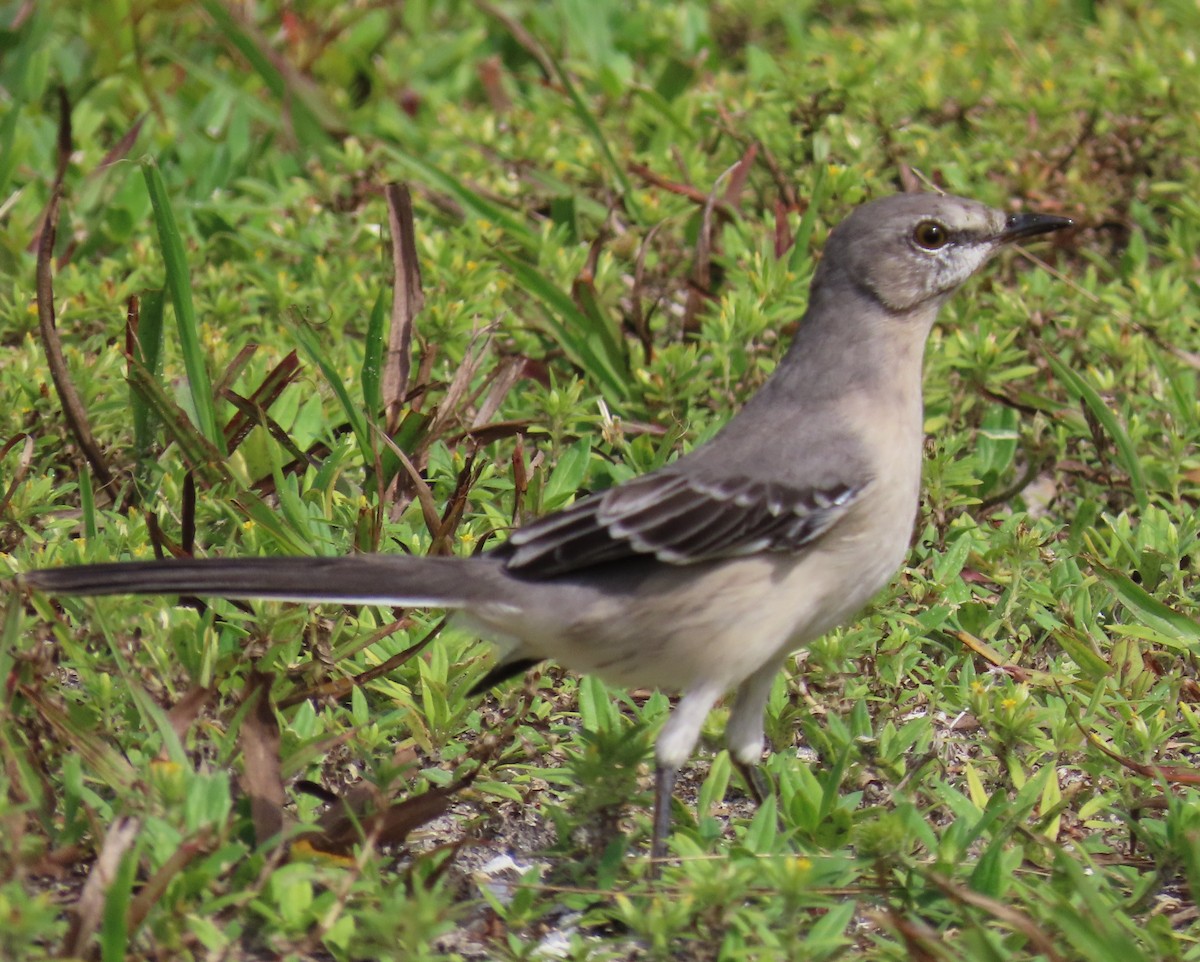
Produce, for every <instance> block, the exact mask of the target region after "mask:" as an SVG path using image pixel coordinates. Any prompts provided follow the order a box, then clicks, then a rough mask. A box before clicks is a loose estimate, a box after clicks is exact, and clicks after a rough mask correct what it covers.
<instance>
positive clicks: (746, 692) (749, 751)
mask: <svg viewBox="0 0 1200 962" xmlns="http://www.w3.org/2000/svg"><path fill="white" fill-rule="evenodd" d="M778 673H779V666H778V665H777V664H776V663H775V662H773V661H772V662H768V663H767V664H765V665H763V666H762V667H761V668H759V669H758V671H756V672H755V673H754V674H753V675H751V676H750V677H749V678H747V679H746V680H745V681H744V682H742V683H741V685H740V686H738V690H737V697H736V698H734V701H733V708H732V709H731V710H730V712H729V723H728V724H727V725H726V726H725V740H726V743H727V744H728V745H729V754H730V755H732V756H733V763H734V766H735V767H736V768H737V770H738V772H739V773H740V774H741V776H742V778H744V779H745V780H746V786H747V788H749V789H750V794H751V795H752V796H753V797H754V801H755V802H757V803H758V804H759V805H761V804H762V803H763V800H764V799H765V798H766V797H767V795H768V794H770V792H771V791H772V786H771V784H770V782H769V781H768V780H767V778H766V776H765V775H764V774H763V772H762V769H761V768H759V767H758V763H759V762H760V761H761V760H762V753H763V745H764V743H765V740H766V739H765V736H764V735H763V714H764V713H765V712H766V710H767V699H768V698H769V697H770V695H771V685H773V684H774V682H775V676H776V675H777V674H778Z"/></svg>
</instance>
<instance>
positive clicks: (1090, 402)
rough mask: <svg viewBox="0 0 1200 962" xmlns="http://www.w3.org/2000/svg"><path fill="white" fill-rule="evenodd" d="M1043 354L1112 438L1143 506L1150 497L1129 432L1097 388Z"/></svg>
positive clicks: (1138, 501)
mask: <svg viewBox="0 0 1200 962" xmlns="http://www.w3.org/2000/svg"><path fill="white" fill-rule="evenodd" d="M1043 354H1044V356H1045V358H1046V361H1047V362H1048V363H1049V364H1050V369H1051V370H1052V371H1053V372H1054V376H1055V377H1057V378H1058V379H1059V380H1060V381H1062V383H1063V386H1064V387H1065V388H1066V389H1067V391H1069V392H1070V393H1071V394H1072V395H1074V396H1075V397H1076V398H1077V399H1078V400H1080V401H1082V402H1083V403H1084V404H1085V405H1086V406H1087V409H1088V410H1089V411H1091V413H1092V416H1093V417H1095V419H1096V420H1097V421H1098V422H1099V423H1100V425H1101V426H1102V427H1103V428H1104V430H1105V431H1106V432H1107V433H1108V436H1109V437H1110V438H1112V441H1113V444H1115V445H1116V448H1117V455H1118V457H1119V458H1120V460H1121V464H1122V466H1123V467H1124V468H1125V471H1126V473H1128V475H1129V485H1130V487H1131V488H1132V489H1133V497H1134V500H1135V501H1137V504H1138V507H1139V508H1142V509H1143V510H1144V509H1145V508H1146V506H1147V505H1148V504H1149V503H1150V497H1149V495H1148V494H1147V492H1146V475H1145V474H1144V473H1143V472H1142V463H1141V461H1140V460H1139V459H1138V454H1137V450H1136V449H1135V448H1134V446H1133V441H1131V440H1130V438H1129V434H1128V433H1127V432H1126V430H1125V428H1124V427H1123V426H1122V425H1121V422H1120V421H1119V420H1118V419H1117V416H1116V415H1115V414H1113V412H1112V411H1111V410H1109V408H1108V405H1107V404H1105V403H1104V399H1103V398H1102V397H1100V394H1099V393H1098V392H1097V391H1096V389H1095V388H1094V387H1092V386H1091V385H1090V384H1089V383H1088V382H1087V381H1086V380H1085V379H1084V378H1083V376H1082V375H1080V374H1078V373H1076V372H1075V371H1072V370H1071V369H1070V368H1069V367H1068V366H1067V365H1066V364H1064V363H1063V362H1062V361H1060V360H1059V359H1058V358H1057V357H1055V356H1054V355H1053V354H1051V353H1050V352H1049V351H1044V352H1043Z"/></svg>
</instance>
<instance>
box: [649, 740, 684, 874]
mask: <svg viewBox="0 0 1200 962" xmlns="http://www.w3.org/2000/svg"><path fill="white" fill-rule="evenodd" d="M678 773H679V770H678V769H675V768H669V767H667V766H666V765H663V764H661V763H660V764H658V765H656V766H655V768H654V834H653V835H652V836H651V839H650V877H651V878H657V877H658V867H659V863H660V862H661V861H662V860H663V859H665V858H666V857H667V836H668V835H670V834H671V796H672V795H674V794H675V776H676V775H677V774H678Z"/></svg>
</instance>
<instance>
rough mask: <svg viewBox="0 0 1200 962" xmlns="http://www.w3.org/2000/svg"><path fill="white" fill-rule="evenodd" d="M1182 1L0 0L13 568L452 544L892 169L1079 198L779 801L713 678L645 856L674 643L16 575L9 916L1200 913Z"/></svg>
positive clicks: (867, 918)
mask: <svg viewBox="0 0 1200 962" xmlns="http://www.w3.org/2000/svg"><path fill="white" fill-rule="evenodd" d="M1198 57H1200V9H1198V8H1197V6H1196V4H1195V3H1194V2H1190V0H1174V2H1165V3H1142V2H1133V0H1126V2H1120V0H1113V2H1100V0H1097V2H1094V3H1093V2H1087V0H1076V2H1060V3H1055V2H1051V0H1030V2H1028V3H1012V4H1005V3H995V2H992V0H954V2H947V0H928V2H922V3H918V2H914V0H874V2H871V0H864V2H861V3H836V2H824V3H820V2H809V0H760V2H756V3H750V2H745V0H728V2H718V3H713V4H703V3H699V2H695V0H673V2H661V0H628V2H617V0H476V2H474V3H471V2H466V0H461V2H460V0H403V2H401V0H395V2H390V0H341V2H336V3H335V2H331V0H314V2H312V3H303V4H301V3H291V2H284V0H262V2H257V3H244V2H235V0H200V2H197V3H180V2H177V0H175V2H173V0H115V2H114V0H103V2H101V0H76V2H66V0H41V2H29V0H5V2H0V578H3V577H5V576H7V575H9V574H15V573H17V572H20V571H23V570H27V569H29V568H32V567H38V566H45V565H60V564H70V563H78V562H82V561H103V560H114V559H120V558H150V557H154V556H155V554H156V553H159V554H162V555H170V554H176V553H194V554H197V555H205V556H210V555H262V554H277V553H290V554H336V553H346V552H350V551H355V550H359V551H366V550H371V551H373V550H379V551H386V552H401V551H411V552H414V553H418V554H421V553H428V552H434V553H442V554H469V553H471V552H473V551H476V550H479V549H480V548H482V547H484V546H485V545H487V544H489V543H498V541H499V539H502V538H503V537H504V536H505V533H506V532H507V531H508V530H509V529H510V528H511V527H512V526H513V525H514V524H519V523H520V522H521V520H522V519H525V518H529V517H533V516H536V515H538V514H540V513H543V512H545V511H548V510H552V509H555V508H558V507H562V506H564V505H566V504H568V503H570V502H571V500H572V499H573V498H575V497H576V496H578V495H579V494H580V493H581V492H586V491H595V490H599V489H602V488H604V487H607V486H609V485H612V484H614V483H617V482H620V481H622V480H624V479H626V478H629V477H632V476H633V475H635V474H638V473H640V472H643V471H646V470H649V469H651V468H653V467H655V466H657V465H660V464H662V463H664V462H665V461H667V460H668V459H670V458H672V457H675V456H676V455H677V454H678V453H679V452H681V451H685V450H687V449H689V448H690V447H692V446H694V445H696V444H698V443H700V442H702V441H703V440H704V439H705V438H706V437H709V436H710V435H711V434H712V433H713V431H715V430H716V429H717V428H718V427H719V426H720V425H721V424H722V423H723V422H724V421H725V419H727V418H728V416H729V414H730V413H731V412H732V411H733V410H735V409H736V407H737V406H738V405H739V404H740V403H742V402H743V401H744V400H745V399H746V398H747V397H748V396H749V395H750V394H751V393H753V391H754V390H755V388H756V387H757V386H758V385H759V384H761V383H762V381H763V379H764V378H765V377H766V376H767V374H768V373H769V372H770V370H771V369H772V367H773V366H774V364H775V363H776V361H777V360H778V358H779V357H780V354H781V351H782V350H783V349H784V347H785V346H786V344H787V342H788V340H789V337H790V334H791V332H792V331H793V330H794V329H795V324H796V322H797V320H798V319H799V317H800V315H801V314H802V312H803V308H804V303H805V298H806V292H807V284H808V280H809V278H810V277H811V274H812V270H813V266H814V264H815V263H816V261H817V260H818V259H819V257H820V252H821V250H822V247H823V243H824V240H825V238H826V236H827V234H828V232H829V230H830V228H831V227H832V226H833V225H834V224H836V223H837V221H838V220H840V219H841V218H842V217H843V216H844V215H845V214H846V213H847V212H848V211H850V210H851V209H852V208H853V207H854V206H855V205H857V204H859V203H861V202H862V201H864V200H867V199H869V198H872V197H876V196H880V195H883V194H886V193H890V192H894V191H897V190H902V189H906V190H913V189H935V188H938V189H945V190H948V191H950V192H952V193H956V194H963V195H966V196H970V197H974V198H977V199H979V200H981V201H984V202H987V203H990V204H992V205H994V206H999V207H1002V208H1005V209H1008V210H1019V209H1032V210H1039V211H1043V212H1048V213H1054V214H1061V215H1066V216H1069V217H1072V218H1074V219H1075V221H1076V222H1077V225H1078V226H1077V227H1076V228H1075V229H1073V230H1071V231H1068V232H1065V233H1063V234H1058V235H1054V236H1053V237H1052V238H1049V239H1047V241H1046V242H1043V243H1039V244H1038V245H1036V246H1035V247H1034V248H1033V250H1032V251H1031V252H1029V253H1025V252H1022V251H1013V252H1010V253H1008V254H1006V255H1004V256H1003V257H1001V258H999V259H998V260H997V261H996V262H995V263H993V264H992V265H990V267H989V268H988V269H987V270H986V271H985V272H984V273H983V275H982V276H981V277H980V278H978V279H976V280H975V281H974V282H972V284H970V285H969V286H968V288H967V289H966V290H965V291H964V292H962V293H961V294H960V295H959V296H958V297H957V298H956V299H955V300H954V301H953V302H952V303H951V304H950V305H949V306H948V307H947V309H946V310H944V311H943V314H942V322H941V324H940V325H939V327H938V329H937V331H935V333H934V336H933V338H932V340H931V341H930V344H929V348H928V351H927V360H926V377H925V382H926V429H927V436H928V441H927V445H926V463H925V490H924V495H923V500H922V505H921V511H920V516H919V520H918V523H917V526H916V530H915V531H914V537H913V544H912V549H911V552H910V554H909V557H908V561H907V566H906V567H905V569H904V570H903V571H902V572H901V573H900V574H899V575H898V576H897V578H896V579H895V581H894V583H893V584H892V586H891V587H890V588H889V589H887V590H886V591H885V592H884V593H883V594H882V596H881V597H879V598H877V599H876V601H875V603H874V604H873V605H872V607H871V608H870V609H869V610H868V611H867V612H865V613H864V615H863V617H862V618H861V619H860V620H859V621H858V622H857V623H855V624H853V625H851V626H849V627H846V628H844V629H842V630H839V631H836V632H834V633H833V634H831V635H830V636H829V637H827V638H825V639H823V640H821V641H820V642H819V643H816V644H814V645H812V646H811V648H810V649H809V650H807V651H805V652H803V653H800V654H799V655H797V656H796V657H795V658H792V659H789V662H788V664H787V666H786V670H785V671H784V672H782V673H781V674H780V676H779V678H778V680H777V682H776V685H775V688H774V690H773V692H772V695H771V701H770V708H769V715H768V719H767V723H768V724H767V727H768V736H769V740H770V743H771V747H772V748H773V753H772V754H771V756H770V758H769V759H768V760H767V761H766V763H765V770H766V773H767V775H768V777H769V779H770V781H771V783H772V785H773V792H772V793H771V795H770V797H769V798H768V799H767V801H766V803H765V804H764V805H763V806H762V807H755V806H754V805H753V804H752V803H751V802H750V801H749V799H748V792H747V789H746V786H745V785H744V783H743V782H742V781H741V778H740V776H739V775H738V774H737V773H736V772H735V771H734V770H733V767H732V766H731V763H730V760H729V758H728V756H727V755H726V754H725V753H724V752H723V751H721V749H720V745H721V741H720V734H721V731H722V727H723V721H724V715H725V712H726V710H727V709H725V708H718V709H717V710H716V711H714V712H713V714H712V716H711V718H710V719H709V722H708V726H707V727H706V731H705V744H704V748H703V750H702V751H701V752H700V753H699V755H698V757H696V758H695V759H693V761H692V762H691V763H690V764H689V765H688V766H687V768H686V769H685V770H684V772H683V773H682V776H681V787H680V791H679V792H678V798H677V804H676V810H675V831H674V834H673V836H672V840H671V847H672V859H671V861H670V863H669V864H668V865H666V866H665V867H664V871H663V874H662V878H661V880H659V881H658V882H657V883H655V882H652V881H651V880H650V879H648V877H647V875H648V873H647V863H646V849H647V841H648V834H649V809H650V797H651V788H652V786H651V779H650V768H649V763H650V761H651V756H650V750H651V745H652V742H653V737H654V734H655V732H656V731H657V728H658V726H659V725H660V724H661V723H662V721H663V719H664V717H665V714H666V712H667V709H668V707H669V701H668V696H667V695H666V694H662V693H656V692H651V691H633V692H629V691H622V690H616V689H607V688H605V687H604V686H603V685H601V684H600V683H598V682H597V681H596V680H595V679H589V678H584V679H579V678H576V677H574V676H572V675H569V674H567V673H565V672H564V671H562V670H561V669H560V668H558V667H557V666H553V665H545V666H543V667H542V668H540V669H539V670H538V671H536V672H534V673H531V674H530V675H529V676H528V677H527V678H526V679H525V681H524V682H523V683H522V682H521V681H516V682H512V683H509V684H506V685H504V686H501V687H500V688H499V689H497V690H495V691H494V692H492V693H491V694H489V695H487V696H483V697H479V696H470V695H469V694H468V692H469V689H470V688H471V686H472V684H473V683H474V682H476V681H478V680H479V679H480V678H481V677H482V676H483V674H484V673H485V672H486V671H487V670H488V668H489V667H490V665H491V649H490V648H489V646H488V645H487V644H485V643H482V642H480V641H479V640H478V639H476V638H474V637H472V636H471V635H469V634H466V633H464V632H461V631H457V630H455V629H453V627H450V628H447V627H444V626H443V625H442V623H441V613H440V612H425V611H402V610H393V609H388V608H380V607H369V606H358V607H340V606H333V605H327V606H323V607H320V608H316V609H309V608H307V607H303V606H296V605H286V604H278V603H275V604H272V603H251V604H240V603H239V604H234V603H230V602H225V601H219V600H218V601H211V602H209V603H208V604H206V605H201V604H197V603H195V602H194V601H192V602H190V603H189V602H188V599H182V600H180V599H173V598H164V599H158V598H149V599H146V598H143V599H130V598H122V597H112V598H105V599H99V600H87V601H82V600H79V599H51V598H48V597H45V596H41V595H37V594H30V593H27V592H21V591H18V590H17V589H16V588H15V587H12V586H11V584H4V585H3V589H2V590H0V832H2V833H3V840H2V841H0V958H3V959H13V960H25V959H49V958H90V959H103V960H117V959H126V958H127V959H211V960H242V959H272V958H295V959H309V958H312V959H337V960H343V959H345V960H353V959H386V960H392V959H422V958H433V957H450V958H462V959H576V960H602V959H684V960H693V959H695V960H708V959H714V960H715V959H722V960H725V959H728V960H735V959H739V960H740V959H804V960H807V959H812V960H820V959H842V960H860V959H861V960H865V959H886V960H907V959H915V960H937V962H942V960H945V962H952V960H962V959H970V960H996V962H1008V960H1026V959H1030V960H1032V959H1042V960H1049V962H1053V960H1073V959H1087V960H1097V959H1100V960H1105V959H1122V960H1137V959H1141V960H1160V959H1161V960H1172V959H1179V960H1182V959H1200V945H1198V944H1197V940H1198V938H1200V917H1198V914H1197V908H1196V905H1195V899H1194V893H1195V889H1196V887H1197V886H1198V885H1200V792H1198V789H1197V786H1198V785H1200V764H1197V740H1198V738H1200V709H1198V703H1200V685H1198V684H1197V678H1196V668H1197V657H1196V656H1197V651H1198V649H1200V624H1198V623H1197V621H1196V620H1195V615H1196V611H1195V609H1196V591H1197V563H1198V558H1200V545H1198V544H1197V528H1198V524H1197V519H1196V503H1197V496H1198V495H1200V455H1198V453H1197V441H1198V440H1200V406H1198V402H1197V370H1198V368H1200V333H1198V323H1200V289H1198V281H1197V277H1198V273H1200V254H1198V251H1200V159H1198V158H1200V110H1198V105H1200V65H1198V64H1197V58H1198ZM410 209H411V215H412V224H413V230H412V232H411V237H410V238H409V241H410V242H409V243H400V241H402V240H404V239H405V238H406V236H407V231H406V230H405V229H404V226H405V224H406V223H407V219H406V212H407V211H408V210H410ZM417 268H419V282H418V278H417ZM397 277H400V278H401V279H402V281H403V282H402V283H401V284H400V285H399V289H400V294H401V295H403V294H404V291H405V290H407V291H408V293H409V296H408V297H407V298H405V297H404V296H399V297H397V298H394V297H393V293H394V290H395V289H396V287H397V284H396V278H397ZM413 309H416V310H415V312H414V310H413ZM404 331H407V332H408V335H409V336H410V339H411V341H410V344H408V345H406V344H404V343H402V340H401V339H398V340H397V341H396V342H395V343H393V342H391V341H390V340H389V337H390V336H391V335H392V334H395V333H397V332H399V333H403V332H404ZM397 357H408V358H410V359H411V365H410V366H409V368H408V369H407V371H406V372H403V378H402V380H400V381H398V380H397V378H396V376H395V375H396V373H397V371H398V370H399V368H398V366H397V365H396V364H395V363H393V362H394V360H395V358H397Z"/></svg>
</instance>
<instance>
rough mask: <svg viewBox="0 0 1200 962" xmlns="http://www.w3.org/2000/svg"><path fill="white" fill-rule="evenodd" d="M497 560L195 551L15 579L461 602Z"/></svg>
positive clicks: (72, 591) (350, 599)
mask: <svg viewBox="0 0 1200 962" xmlns="http://www.w3.org/2000/svg"><path fill="white" fill-rule="evenodd" d="M495 567H496V565H495V564H494V563H492V562H489V561H487V560H485V559H483V558H470V559H466V558H426V557H414V556H411V555H350V556H347V557H336V558H311V557H271V558H190V559H179V560H174V561H120V562H114V563H111V564H95V565H78V566H74V567H65V568H40V569H38V570H35V571H29V572H26V573H25V574H22V575H19V576H18V579H17V580H18V583H19V584H22V585H25V586H27V587H30V588H33V589H36V590H38V591H45V592H47V593H48V594H67V595H113V594H140V595H158V594H184V595H197V596H203V597H218V598H271V599H277V600H281V601H298V602H307V603H314V602H322V601H332V602H342V603H349V604H377V605H402V606H405V607H421V606H429V607H436V608H461V607H464V606H466V605H469V604H471V603H472V602H474V601H478V600H481V599H484V598H486V595H487V590H486V586H487V584H488V583H490V582H491V581H492V578H491V577H489V575H490V574H491V573H492V569H494V568H495Z"/></svg>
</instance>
